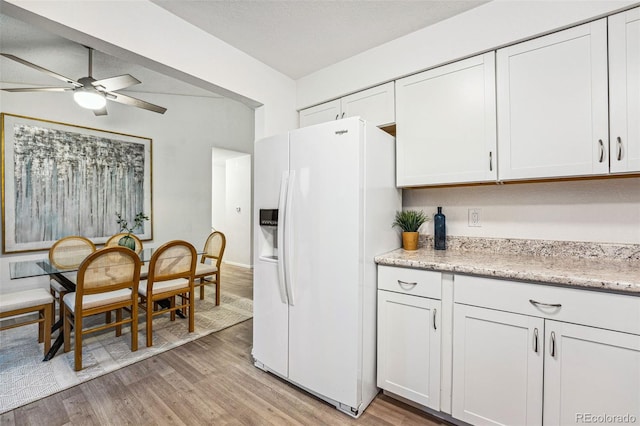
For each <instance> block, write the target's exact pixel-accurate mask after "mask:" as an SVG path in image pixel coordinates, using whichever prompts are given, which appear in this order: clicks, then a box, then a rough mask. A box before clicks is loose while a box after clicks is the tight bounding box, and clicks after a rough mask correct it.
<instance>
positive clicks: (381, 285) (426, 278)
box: [378, 265, 442, 299]
mask: <svg viewBox="0 0 640 426" xmlns="http://www.w3.org/2000/svg"><path fill="white" fill-rule="evenodd" d="M441 282H442V274H441V273H440V272H434V271H425V270H422V269H410V268H397V267H393V266H382V265H378V289H379V290H388V291H394V292H396V293H404V294H411V295H413V296H421V297H431V298H433V299H441V297H442V285H441Z"/></svg>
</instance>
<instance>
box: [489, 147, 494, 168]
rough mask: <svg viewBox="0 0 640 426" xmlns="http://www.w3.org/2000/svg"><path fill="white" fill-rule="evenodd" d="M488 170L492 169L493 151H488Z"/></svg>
mask: <svg viewBox="0 0 640 426" xmlns="http://www.w3.org/2000/svg"><path fill="white" fill-rule="evenodd" d="M489 171H490V172H492V171H493V152H491V151H489Z"/></svg>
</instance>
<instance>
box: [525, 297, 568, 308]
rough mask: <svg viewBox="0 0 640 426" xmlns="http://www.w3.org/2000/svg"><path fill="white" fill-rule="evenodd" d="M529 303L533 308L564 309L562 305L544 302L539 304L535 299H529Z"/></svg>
mask: <svg viewBox="0 0 640 426" xmlns="http://www.w3.org/2000/svg"><path fill="white" fill-rule="evenodd" d="M529 303H531V304H532V305H533V306H546V307H548V308H561V307H562V303H542V302H537V301H535V300H533V299H529Z"/></svg>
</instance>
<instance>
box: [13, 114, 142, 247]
mask: <svg viewBox="0 0 640 426" xmlns="http://www.w3.org/2000/svg"><path fill="white" fill-rule="evenodd" d="M0 118H1V120H2V252H3V253H16V252H24V251H35V250H46V249H48V248H49V247H51V245H52V244H53V243H54V242H55V241H57V240H58V239H60V238H62V237H65V236H68V235H81V236H84V237H87V238H89V239H90V240H92V241H93V242H94V243H96V244H100V243H104V242H105V241H106V240H107V238H108V237H110V236H111V235H113V234H116V233H117V232H118V231H120V227H119V225H118V224H117V223H116V220H117V217H116V214H117V213H120V214H121V215H122V217H123V218H124V219H125V220H128V221H129V223H133V220H134V218H135V216H136V214H138V213H140V212H143V213H144V214H146V215H147V216H148V217H149V218H150V220H149V221H146V222H144V223H143V226H142V227H141V229H136V230H135V231H134V232H135V234H136V235H138V236H139V237H140V238H141V239H143V240H150V239H152V238H153V233H152V230H153V222H152V220H153V215H152V211H151V207H152V194H151V183H152V182H151V142H152V141H151V139H150V138H144V137H140V136H132V135H127V134H123V133H117V132H112V131H107V130H98V129H92V128H88V127H82V126H76V125H73V124H66V123H58V122H54V121H48V120H41V119H37V118H31V117H24V116H20V115H13V114H6V113H3V114H1V116H0Z"/></svg>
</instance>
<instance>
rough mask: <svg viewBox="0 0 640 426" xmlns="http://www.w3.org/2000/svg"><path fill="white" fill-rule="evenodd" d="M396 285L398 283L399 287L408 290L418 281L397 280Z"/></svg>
mask: <svg viewBox="0 0 640 426" xmlns="http://www.w3.org/2000/svg"><path fill="white" fill-rule="evenodd" d="M398 285H400V287H402V288H404V289H407V290H409V289H411V288H413V287H415V286H417V285H418V283H417V282H412V283H408V282H406V281H402V280H398Z"/></svg>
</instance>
